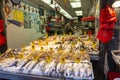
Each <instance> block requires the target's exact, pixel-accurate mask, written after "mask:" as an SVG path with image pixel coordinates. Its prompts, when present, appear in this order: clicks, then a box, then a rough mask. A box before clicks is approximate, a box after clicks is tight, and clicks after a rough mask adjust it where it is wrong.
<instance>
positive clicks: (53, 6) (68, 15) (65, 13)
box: [42, 0, 72, 19]
mask: <svg viewBox="0 0 120 80" xmlns="http://www.w3.org/2000/svg"><path fill="white" fill-rule="evenodd" d="M42 1H43V2H44V3H46V4H47V5H49V6H50V7H51V8H53V9H55V6H57V7H59V8H60V13H61V14H63V15H64V16H65V17H67V18H69V19H71V18H72V17H71V15H70V14H69V13H68V12H66V11H65V10H64V9H62V7H61V6H60V5H58V4H57V3H56V2H55V1H54V0H53V3H55V4H51V0H42Z"/></svg>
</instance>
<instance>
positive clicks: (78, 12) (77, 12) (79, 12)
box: [75, 11, 83, 16]
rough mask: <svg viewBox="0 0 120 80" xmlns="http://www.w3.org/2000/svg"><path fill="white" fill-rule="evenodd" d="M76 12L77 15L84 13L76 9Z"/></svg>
mask: <svg viewBox="0 0 120 80" xmlns="http://www.w3.org/2000/svg"><path fill="white" fill-rule="evenodd" d="M75 13H76V15H77V16H81V15H83V13H82V11H75Z"/></svg>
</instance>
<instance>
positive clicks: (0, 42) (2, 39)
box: [0, 33, 6, 46]
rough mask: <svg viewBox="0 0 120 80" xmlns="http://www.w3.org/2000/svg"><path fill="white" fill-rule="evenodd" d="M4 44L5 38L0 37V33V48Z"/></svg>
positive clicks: (0, 35) (0, 34)
mask: <svg viewBox="0 0 120 80" xmlns="http://www.w3.org/2000/svg"><path fill="white" fill-rule="evenodd" d="M5 42H6V38H5V37H4V36H3V35H2V33H0V46H2V45H3V44H5Z"/></svg>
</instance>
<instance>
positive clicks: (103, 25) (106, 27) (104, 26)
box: [100, 23, 115, 30]
mask: <svg viewBox="0 0 120 80" xmlns="http://www.w3.org/2000/svg"><path fill="white" fill-rule="evenodd" d="M114 26H115V23H106V24H100V29H106V30H108V29H114Z"/></svg>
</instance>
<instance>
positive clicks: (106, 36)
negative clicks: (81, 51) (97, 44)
mask: <svg viewBox="0 0 120 80" xmlns="http://www.w3.org/2000/svg"><path fill="white" fill-rule="evenodd" d="M112 37H113V30H103V29H100V30H99V31H98V34H97V38H98V39H99V40H100V41H101V42H102V43H108V42H109V41H110V40H111V39H112Z"/></svg>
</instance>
